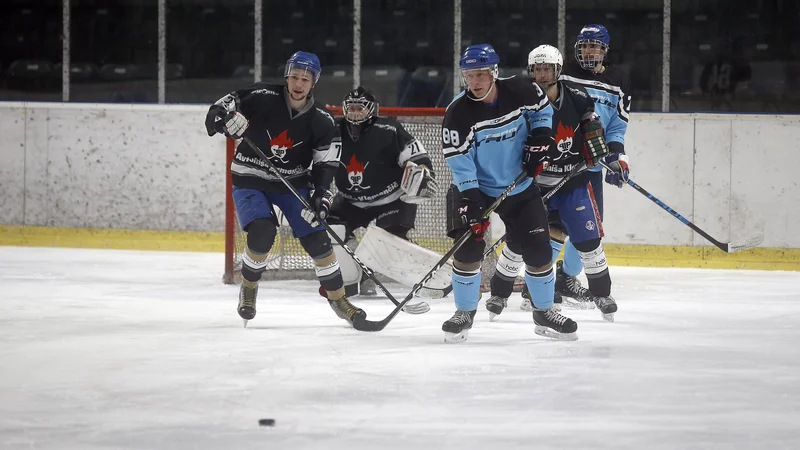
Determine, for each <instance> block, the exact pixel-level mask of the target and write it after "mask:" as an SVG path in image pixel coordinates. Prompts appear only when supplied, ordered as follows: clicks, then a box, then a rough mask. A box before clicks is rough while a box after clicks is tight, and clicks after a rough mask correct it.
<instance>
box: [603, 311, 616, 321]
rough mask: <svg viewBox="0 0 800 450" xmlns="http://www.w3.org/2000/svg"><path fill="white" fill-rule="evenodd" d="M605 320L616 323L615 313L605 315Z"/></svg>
mask: <svg viewBox="0 0 800 450" xmlns="http://www.w3.org/2000/svg"><path fill="white" fill-rule="evenodd" d="M603 320H605V321H606V322H611V323H614V313H608V314H603Z"/></svg>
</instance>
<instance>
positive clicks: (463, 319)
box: [450, 311, 470, 325]
mask: <svg viewBox="0 0 800 450" xmlns="http://www.w3.org/2000/svg"><path fill="white" fill-rule="evenodd" d="M450 321H451V322H454V323H457V324H459V325H461V324H465V323H469V322H470V316H469V313H468V312H466V311H456V313H455V314H453V317H451V318H450Z"/></svg>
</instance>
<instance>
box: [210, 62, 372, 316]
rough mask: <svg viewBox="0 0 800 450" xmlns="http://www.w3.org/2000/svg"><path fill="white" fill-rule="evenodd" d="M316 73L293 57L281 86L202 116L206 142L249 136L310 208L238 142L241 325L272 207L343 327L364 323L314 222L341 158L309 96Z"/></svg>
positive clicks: (268, 242) (238, 95)
mask: <svg viewBox="0 0 800 450" xmlns="http://www.w3.org/2000/svg"><path fill="white" fill-rule="evenodd" d="M321 72H322V66H321V65H320V62H319V58H317V56H316V55H315V54H313V53H307V52H303V51H299V52H296V53H295V54H293V55H292V56H291V57H290V58H289V60H288V61H286V69H285V72H284V76H285V78H286V84H285V85H278V84H275V85H273V84H266V83H256V84H254V85H252V86H250V87H247V88H245V89H240V90H236V91H234V92H231V93H230V94H228V95H226V96H224V97H222V98H221V99H219V100H218V101H217V102H216V103H215V104H214V105H212V106H211V108H210V109H209V111H208V115H207V117H206V128H207V131H208V135H209V136H213V135H214V134H216V133H223V134H225V135H226V136H228V137H230V138H233V139H239V138H241V137H242V136H247V137H248V138H250V139H251V140H252V141H253V143H254V144H256V145H257V146H258V147H259V148H260V149H261V150H262V151H263V152H264V153H265V154H266V155H267V157H268V158H269V160H270V161H271V162H272V164H273V165H275V167H276V168H277V170H278V171H279V172H280V173H281V175H283V176H284V177H285V178H286V179H288V180H289V181H290V182H291V183H292V184H293V185H294V186H295V187H296V188H297V190H298V191H299V192H300V193H301V194H302V195H303V196H304V197H305V198H306V200H308V201H309V202H310V203H311V204H312V205H313V206H314V208H315V211H309V210H308V209H306V208H304V207H303V204H302V202H301V201H300V200H299V199H298V198H297V197H296V196H295V195H294V194H293V193H292V192H291V191H289V190H288V189H287V188H286V186H285V185H284V184H283V183H282V182H281V181H280V179H279V178H278V177H277V176H276V175H275V174H273V173H272V172H271V171H270V170H269V169H268V168H267V167H266V164H265V163H264V162H263V161H262V160H261V159H260V158H259V156H258V154H257V153H256V152H255V151H254V150H253V149H252V148H251V147H250V146H249V145H248V144H247V143H246V142H242V143H241V144H240V145H239V146H238V148H237V149H236V154H235V156H234V159H233V162H232V163H231V172H232V175H233V199H234V202H235V205H236V213H237V215H238V216H239V223H240V225H241V226H242V229H243V230H244V231H245V232H247V248H246V249H245V254H244V257H243V264H242V278H243V281H242V286H241V289H240V291H239V307H238V311H239V316H241V317H242V319H244V322H245V326H247V321H248V320H250V319H252V318H253V317H254V316H255V315H256V296H257V294H258V280H259V279H260V278H261V274H262V273H263V272H264V269H265V267H266V258H267V253H269V251H270V248H272V245H273V243H274V241H275V236H276V233H277V226H278V221H277V220H276V218H275V214H274V212H273V210H272V207H273V206H277V207H278V208H280V209H281V211H283V214H284V217H285V218H286V220H288V222H289V226H291V228H292V231H293V232H294V235H295V236H296V237H297V238H298V239H299V240H300V243H301V244H302V246H303V248H304V249H305V251H306V252H307V253H308V254H309V256H311V257H312V258H313V260H314V265H315V271H316V274H317V277H318V278H319V280H320V283H322V286H323V287H324V288H325V290H326V291H327V296H328V303H329V304H330V307H331V308H332V309H333V310H334V312H336V314H337V315H338V316H339V317H340V318H342V319H344V320H346V321H347V322H349V323H351V324H352V322H353V318H354V317H355V316H357V315H360V316H363V317H366V314H365V313H364V311H363V310H361V309H359V308H356V307H355V306H353V305H352V304H351V303H350V302H349V301H348V299H347V297H345V295H344V285H343V282H342V275H341V272H340V270H339V262H338V261H337V260H336V256H335V254H334V252H333V248H332V247H331V241H330V237H329V236H328V234H327V233H326V232H325V229H324V228H323V227H322V226H321V224H320V223H319V222H318V220H317V219H318V218H319V219H322V220H324V219H325V218H326V217H327V216H328V213H329V211H330V205H331V198H332V197H333V195H332V193H331V191H330V187H331V183H332V181H333V178H334V175H335V174H336V169H337V166H338V164H339V156H340V153H341V139H340V138H339V135H338V133H337V131H336V126H335V124H334V120H333V117H332V116H331V115H330V114H329V113H328V111H327V110H326V109H325V108H324V106H322V105H321V104H320V103H318V102H315V101H314V97H313V95H312V93H311V91H312V89H313V88H314V86H315V85H316V84H317V82H318V81H319V77H320V73H321Z"/></svg>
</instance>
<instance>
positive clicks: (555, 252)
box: [550, 239, 564, 264]
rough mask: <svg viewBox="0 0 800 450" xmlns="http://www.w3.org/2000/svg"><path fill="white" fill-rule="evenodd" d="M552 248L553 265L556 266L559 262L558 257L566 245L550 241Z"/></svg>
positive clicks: (553, 240)
mask: <svg viewBox="0 0 800 450" xmlns="http://www.w3.org/2000/svg"><path fill="white" fill-rule="evenodd" d="M550 247H552V248H553V264H555V263H556V261H558V255H559V253H561V249H562V248H564V243H563V242H562V241H557V240H555V239H550Z"/></svg>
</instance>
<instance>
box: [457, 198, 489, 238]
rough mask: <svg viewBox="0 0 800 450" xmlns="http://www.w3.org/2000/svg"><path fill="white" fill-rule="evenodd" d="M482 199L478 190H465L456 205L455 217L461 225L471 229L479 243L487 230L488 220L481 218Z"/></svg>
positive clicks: (482, 209) (483, 208)
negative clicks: (459, 220)
mask: <svg viewBox="0 0 800 450" xmlns="http://www.w3.org/2000/svg"><path fill="white" fill-rule="evenodd" d="M485 209H486V208H485V207H484V206H483V197H482V196H481V191H480V189H478V188H472V189H467V190H466V191H464V192H462V193H461V199H460V200H459V202H458V204H457V205H456V217H459V218H460V219H461V223H462V224H464V225H465V226H468V227H470V228H471V229H472V233H473V234H474V235H475V238H476V239H477V240H479V241H482V240H483V235H484V234H486V230H488V229H489V219H488V218H485V219H484V218H483V211H484V210H485Z"/></svg>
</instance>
